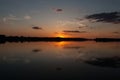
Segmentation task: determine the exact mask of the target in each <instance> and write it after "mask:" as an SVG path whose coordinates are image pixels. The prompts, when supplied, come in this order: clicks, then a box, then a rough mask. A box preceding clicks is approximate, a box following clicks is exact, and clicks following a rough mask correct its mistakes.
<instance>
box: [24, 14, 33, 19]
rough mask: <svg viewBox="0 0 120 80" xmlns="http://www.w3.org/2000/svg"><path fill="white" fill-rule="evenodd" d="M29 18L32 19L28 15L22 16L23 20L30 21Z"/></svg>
mask: <svg viewBox="0 0 120 80" xmlns="http://www.w3.org/2000/svg"><path fill="white" fill-rule="evenodd" d="M31 18H32V17H31V16H29V15H26V16H24V19H26V20H30V19H31Z"/></svg>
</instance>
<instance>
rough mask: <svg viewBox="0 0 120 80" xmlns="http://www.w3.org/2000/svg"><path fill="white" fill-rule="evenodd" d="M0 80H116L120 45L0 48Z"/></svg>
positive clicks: (90, 43)
mask: <svg viewBox="0 0 120 80" xmlns="http://www.w3.org/2000/svg"><path fill="white" fill-rule="evenodd" d="M0 78H1V80H10V79H15V80H18V79H21V80H24V79H27V80H30V79H33V80H36V79H39V80H40V79H42V80H46V79H49V80H52V79H53V80H80V79H81V80H120V42H107V43H102V42H100V43H99V42H94V41H86V42H64V41H61V42H30V43H28V42H25V43H5V44H0Z"/></svg>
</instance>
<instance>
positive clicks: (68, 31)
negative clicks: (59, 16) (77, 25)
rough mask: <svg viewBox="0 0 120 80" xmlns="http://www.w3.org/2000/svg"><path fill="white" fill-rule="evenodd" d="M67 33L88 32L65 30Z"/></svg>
mask: <svg viewBox="0 0 120 80" xmlns="http://www.w3.org/2000/svg"><path fill="white" fill-rule="evenodd" d="M63 32H65V33H86V31H78V30H64V31H63Z"/></svg>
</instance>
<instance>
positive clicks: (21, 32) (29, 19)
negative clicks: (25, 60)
mask: <svg viewBox="0 0 120 80" xmlns="http://www.w3.org/2000/svg"><path fill="white" fill-rule="evenodd" d="M0 34H4V35H8V36H35V37H84V38H96V37H113V38H120V0H0Z"/></svg>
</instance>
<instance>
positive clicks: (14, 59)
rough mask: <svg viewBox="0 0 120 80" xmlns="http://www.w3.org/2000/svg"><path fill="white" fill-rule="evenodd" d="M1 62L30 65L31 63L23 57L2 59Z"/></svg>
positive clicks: (4, 57)
mask: <svg viewBox="0 0 120 80" xmlns="http://www.w3.org/2000/svg"><path fill="white" fill-rule="evenodd" d="M2 62H3V63H4V62H5V63H18V62H21V63H30V62H31V61H30V60H29V59H26V58H24V57H6V56H3V57H2Z"/></svg>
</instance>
